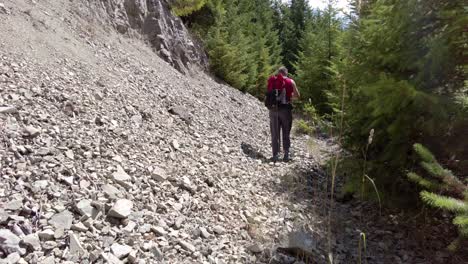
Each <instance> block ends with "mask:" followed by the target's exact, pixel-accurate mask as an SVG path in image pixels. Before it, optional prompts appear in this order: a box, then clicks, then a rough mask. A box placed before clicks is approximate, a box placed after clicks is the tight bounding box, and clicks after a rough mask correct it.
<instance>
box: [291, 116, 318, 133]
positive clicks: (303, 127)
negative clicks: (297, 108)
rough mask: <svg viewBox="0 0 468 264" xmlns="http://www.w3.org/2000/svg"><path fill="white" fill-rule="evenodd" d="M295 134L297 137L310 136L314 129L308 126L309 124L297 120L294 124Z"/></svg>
mask: <svg viewBox="0 0 468 264" xmlns="http://www.w3.org/2000/svg"><path fill="white" fill-rule="evenodd" d="M295 131H296V133H297V134H299V135H301V134H302V135H310V134H312V132H314V129H313V128H312V127H311V126H310V125H309V123H308V122H307V121H305V120H303V119H299V120H297V122H296V130H295Z"/></svg>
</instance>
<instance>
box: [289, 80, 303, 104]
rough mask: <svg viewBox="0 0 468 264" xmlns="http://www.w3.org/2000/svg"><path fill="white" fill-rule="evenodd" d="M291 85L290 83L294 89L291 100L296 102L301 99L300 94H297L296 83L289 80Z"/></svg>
mask: <svg viewBox="0 0 468 264" xmlns="http://www.w3.org/2000/svg"><path fill="white" fill-rule="evenodd" d="M291 83H292V85H293V88H294V92H293V96H292V98H293V99H294V100H297V99H299V97H301V93H299V89H297V85H296V82H295V81H294V80H291Z"/></svg>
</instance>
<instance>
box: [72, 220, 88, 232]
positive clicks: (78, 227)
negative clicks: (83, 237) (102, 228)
mask: <svg viewBox="0 0 468 264" xmlns="http://www.w3.org/2000/svg"><path fill="white" fill-rule="evenodd" d="M71 230H74V231H78V232H86V231H88V227H86V226H85V225H84V224H83V223H82V222H79V223H77V224H74V225H72V226H71Z"/></svg>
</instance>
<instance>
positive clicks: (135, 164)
mask: <svg viewBox="0 0 468 264" xmlns="http://www.w3.org/2000/svg"><path fill="white" fill-rule="evenodd" d="M104 2H105V1H104ZM126 2H128V1H126ZM77 5H78V6H77ZM80 8H81V6H80V4H75V3H72V2H70V1H65V0H60V1H55V0H54V1H52V0H50V1H37V0H36V1H26V0H25V1H21V0H20V1H5V2H0V36H1V37H0V177H1V184H0V263H91V262H93V263H104V262H106V263H124V262H129V263H158V262H161V263H162V262H164V261H167V263H253V262H255V261H257V260H259V259H260V260H261V259H265V256H264V254H266V253H265V252H266V251H265V250H264V249H263V248H262V247H261V246H259V244H257V242H256V241H260V242H263V243H267V242H268V241H270V240H271V239H276V238H278V236H279V235H280V233H281V228H283V227H284V226H286V227H288V228H289V227H292V226H293V223H294V221H295V219H294V217H293V215H295V214H294V213H293V211H294V210H300V208H298V207H299V206H292V207H291V208H287V207H283V206H281V205H283V204H285V203H286V202H285V201H286V200H287V198H285V197H284V195H282V194H277V193H276V192H275V191H274V190H272V189H271V188H265V187H269V186H274V185H275V184H277V183H278V181H279V178H278V177H279V176H280V175H281V174H282V173H284V172H285V171H286V170H288V166H281V167H273V166H271V165H268V164H263V163H262V162H260V161H259V160H256V159H252V158H249V157H247V156H246V155H245V154H244V153H243V152H242V150H241V144H242V143H243V142H246V143H248V144H250V145H251V146H253V147H254V148H255V149H258V150H259V151H260V152H262V153H265V155H267V154H266V153H269V152H268V145H269V144H268V141H269V140H268V126H267V124H268V122H267V114H266V112H265V110H264V108H263V106H262V105H261V103H260V102H258V101H257V100H256V99H254V98H253V97H251V96H249V95H245V94H242V93H240V92H239V91H237V90H235V89H232V88H230V87H227V86H223V85H220V84H218V83H216V82H214V81H212V80H210V78H209V77H208V76H204V75H202V74H201V75H200V76H198V79H194V78H188V77H186V76H184V75H182V74H181V73H180V72H178V71H176V70H174V69H173V68H172V67H171V66H170V64H168V63H167V62H164V61H162V60H161V59H159V58H158V57H157V56H155V55H154V53H153V51H152V50H151V49H150V48H148V47H147V46H145V44H144V43H143V41H141V40H139V39H136V40H135V39H128V38H125V37H123V36H122V35H121V34H120V33H116V32H115V33H114V32H113V31H109V30H108V29H107V28H103V27H100V23H98V22H96V21H95V20H93V19H89V17H84V16H83V15H82V13H80V12H81V11H79V10H80ZM77 10H78V11H77ZM297 155H298V157H299V156H300V157H306V155H307V154H305V153H302V152H298V153H297ZM303 164H306V165H307V164H308V163H307V162H304V163H303Z"/></svg>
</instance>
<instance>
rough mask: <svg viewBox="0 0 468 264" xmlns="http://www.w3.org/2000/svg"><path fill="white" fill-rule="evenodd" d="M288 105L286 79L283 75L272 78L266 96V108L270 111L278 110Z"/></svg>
mask: <svg viewBox="0 0 468 264" xmlns="http://www.w3.org/2000/svg"><path fill="white" fill-rule="evenodd" d="M287 103H288V102H287V97H286V81H285V78H284V77H283V76H282V75H281V74H279V75H276V76H272V77H270V79H268V90H267V93H266V95H265V106H266V107H267V108H268V109H277V108H278V107H279V106H280V105H282V104H283V105H285V104H287Z"/></svg>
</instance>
